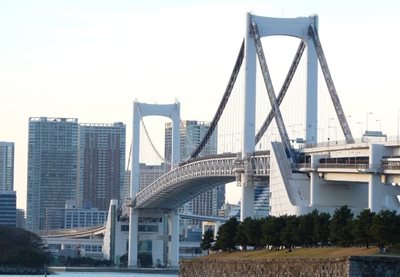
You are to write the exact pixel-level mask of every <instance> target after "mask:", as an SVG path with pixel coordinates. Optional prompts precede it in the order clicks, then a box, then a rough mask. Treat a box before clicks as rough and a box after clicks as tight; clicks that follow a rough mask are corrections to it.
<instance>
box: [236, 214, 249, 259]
mask: <svg viewBox="0 0 400 277" xmlns="http://www.w3.org/2000/svg"><path fill="white" fill-rule="evenodd" d="M251 220H252V219H251V218H250V217H247V218H245V219H244V220H243V222H239V224H238V226H237V232H236V236H235V241H236V244H238V245H240V246H241V247H242V250H244V251H246V250H247V245H248V244H249V239H248V233H247V232H248V228H247V225H248V224H249V221H251Z"/></svg>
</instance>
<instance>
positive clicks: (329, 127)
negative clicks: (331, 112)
mask: <svg viewBox="0 0 400 277" xmlns="http://www.w3.org/2000/svg"><path fill="white" fill-rule="evenodd" d="M331 120H333V121H334V120H335V119H334V118H333V117H330V118H329V121H328V136H329V137H331V131H330V129H331V128H335V129H336V127H335V126H331V124H330V122H331ZM332 136H333V134H332ZM335 137H336V138H335V141H336V140H337V129H336V134H335ZM328 139H329V138H328Z"/></svg>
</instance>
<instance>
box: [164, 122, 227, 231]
mask: <svg viewBox="0 0 400 277" xmlns="http://www.w3.org/2000/svg"><path fill="white" fill-rule="evenodd" d="M209 127H210V123H209V122H201V121H195V120H185V121H183V122H182V123H181V128H180V141H181V145H180V156H181V160H182V161H184V160H186V159H188V158H189V157H190V154H191V153H192V151H193V150H194V149H195V147H196V146H197V145H199V144H200V142H201V139H202V138H203V137H204V135H205V134H206V132H207V131H208V129H209ZM164 149H165V153H164V154H165V159H166V160H171V153H172V152H171V150H172V123H166V125H165V147H164ZM216 153H217V130H215V131H214V133H213V135H212V136H211V138H210V141H209V142H208V143H207V145H206V146H205V148H204V149H203V151H202V153H201V156H207V155H212V154H216ZM224 202H225V185H221V186H218V187H216V188H214V189H212V190H209V191H207V192H205V193H203V194H201V195H199V196H197V197H196V198H194V199H193V200H191V201H189V202H188V203H186V204H185V205H184V206H183V212H188V213H193V214H198V215H213V216H217V215H218V209H220V208H221V206H222V205H223V203H224ZM193 223H194V224H198V222H197V221H193Z"/></svg>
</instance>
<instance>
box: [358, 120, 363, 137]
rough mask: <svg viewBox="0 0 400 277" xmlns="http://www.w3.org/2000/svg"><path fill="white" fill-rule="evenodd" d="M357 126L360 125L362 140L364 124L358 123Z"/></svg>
mask: <svg viewBox="0 0 400 277" xmlns="http://www.w3.org/2000/svg"><path fill="white" fill-rule="evenodd" d="M357 124H358V125H360V134H361V136H360V139H362V136H363V127H362V122H361V121H358V122H357Z"/></svg>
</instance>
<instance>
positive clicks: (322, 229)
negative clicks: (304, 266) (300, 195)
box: [311, 210, 331, 246]
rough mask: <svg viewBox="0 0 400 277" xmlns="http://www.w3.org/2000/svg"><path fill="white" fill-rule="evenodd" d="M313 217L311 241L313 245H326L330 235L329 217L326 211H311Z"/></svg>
mask: <svg viewBox="0 0 400 277" xmlns="http://www.w3.org/2000/svg"><path fill="white" fill-rule="evenodd" d="M311 217H312V218H313V222H314V224H313V226H314V228H313V231H312V241H313V244H314V245H318V246H320V245H327V244H328V242H329V237H330V218H331V216H330V215H329V214H328V213H319V212H318V211H317V210H314V211H312V212H311Z"/></svg>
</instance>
